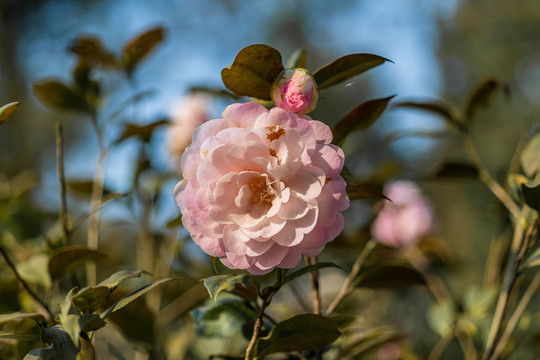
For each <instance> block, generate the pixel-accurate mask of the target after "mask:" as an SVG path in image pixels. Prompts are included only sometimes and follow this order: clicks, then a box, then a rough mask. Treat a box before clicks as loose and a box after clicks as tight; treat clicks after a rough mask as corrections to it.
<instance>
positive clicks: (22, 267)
mask: <svg viewBox="0 0 540 360" xmlns="http://www.w3.org/2000/svg"><path fill="white" fill-rule="evenodd" d="M48 265H49V257H48V256H47V255H45V254H41V253H38V254H34V255H32V256H30V257H29V258H28V259H26V260H24V261H20V262H18V263H17V271H18V272H19V275H21V277H22V278H23V279H24V280H25V281H26V282H28V283H31V284H39V285H41V286H43V287H44V288H47V287H49V286H50V284H51V278H50V276H49V272H48V271H47V270H48Z"/></svg>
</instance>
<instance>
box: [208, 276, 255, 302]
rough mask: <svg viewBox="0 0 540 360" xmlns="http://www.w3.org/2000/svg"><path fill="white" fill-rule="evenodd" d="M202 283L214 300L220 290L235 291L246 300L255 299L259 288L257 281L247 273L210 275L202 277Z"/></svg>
mask: <svg viewBox="0 0 540 360" xmlns="http://www.w3.org/2000/svg"><path fill="white" fill-rule="evenodd" d="M203 283H204V286H205V287H206V290H208V293H209V294H210V298H212V299H213V300H214V302H216V301H217V299H218V295H219V293H220V292H222V291H228V292H233V293H237V294H239V295H241V296H242V297H246V298H247V299H248V300H255V299H257V296H258V293H259V290H260V285H259V283H258V282H256V281H255V280H254V279H253V277H252V276H250V275H248V274H242V275H236V276H234V275H217V276H211V277H209V278H206V279H204V281H203Z"/></svg>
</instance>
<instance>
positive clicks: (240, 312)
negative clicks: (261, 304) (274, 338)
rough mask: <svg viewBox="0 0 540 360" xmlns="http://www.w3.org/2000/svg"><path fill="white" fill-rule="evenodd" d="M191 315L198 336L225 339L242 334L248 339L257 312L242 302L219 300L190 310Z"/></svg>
mask: <svg viewBox="0 0 540 360" xmlns="http://www.w3.org/2000/svg"><path fill="white" fill-rule="evenodd" d="M191 315H192V316H193V320H194V321H195V324H196V325H197V327H196V332H197V334H199V335H203V336H220V337H227V336H232V335H235V334H238V333H239V332H242V333H243V335H244V336H245V337H246V338H249V334H247V332H249V331H251V332H252V330H253V324H254V323H255V319H256V318H257V315H258V312H257V311H256V310H255V308H253V307H249V306H248V305H247V303H246V302H245V301H243V300H232V299H230V298H229V299H224V298H220V299H219V301H218V303H216V304H212V305H210V306H201V307H198V308H196V309H194V310H192V311H191ZM248 330H249V331H248ZM263 330H264V332H265V334H266V333H267V332H266V330H265V329H263Z"/></svg>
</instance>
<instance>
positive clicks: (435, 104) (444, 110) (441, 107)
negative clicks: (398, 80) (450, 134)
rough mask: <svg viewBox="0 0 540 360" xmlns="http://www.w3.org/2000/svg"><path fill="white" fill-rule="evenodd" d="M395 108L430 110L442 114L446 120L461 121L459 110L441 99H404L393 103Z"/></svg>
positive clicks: (450, 121) (451, 122)
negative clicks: (420, 100)
mask: <svg viewBox="0 0 540 360" xmlns="http://www.w3.org/2000/svg"><path fill="white" fill-rule="evenodd" d="M393 106H394V107H395V108H398V107H400V108H410V109H417V110H423V111H428V112H431V113H434V114H437V115H440V116H441V117H442V118H443V119H444V120H446V121H448V122H449V123H450V124H453V125H455V124H456V123H459V122H460V121H461V120H460V115H459V110H458V109H457V108H455V107H454V106H452V105H449V104H447V103H445V102H443V101H441V100H430V101H422V102H416V101H402V102H398V103H395V104H394V105H393Z"/></svg>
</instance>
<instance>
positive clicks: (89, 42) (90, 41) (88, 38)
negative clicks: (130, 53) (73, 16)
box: [69, 35, 118, 68]
mask: <svg viewBox="0 0 540 360" xmlns="http://www.w3.org/2000/svg"><path fill="white" fill-rule="evenodd" d="M69 50H70V51H71V52H72V53H74V54H75V55H77V56H78V57H79V58H81V59H84V60H85V61H87V62H89V63H91V64H94V65H100V66H103V67H105V68H115V67H117V66H118V61H117V60H116V57H115V56H114V55H113V54H112V53H111V52H109V50H107V49H106V48H105V45H103V43H102V42H101V40H100V39H99V38H97V37H95V36H92V35H79V36H78V37H77V38H76V39H75V40H74V41H73V43H72V44H71V46H70V47H69Z"/></svg>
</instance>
